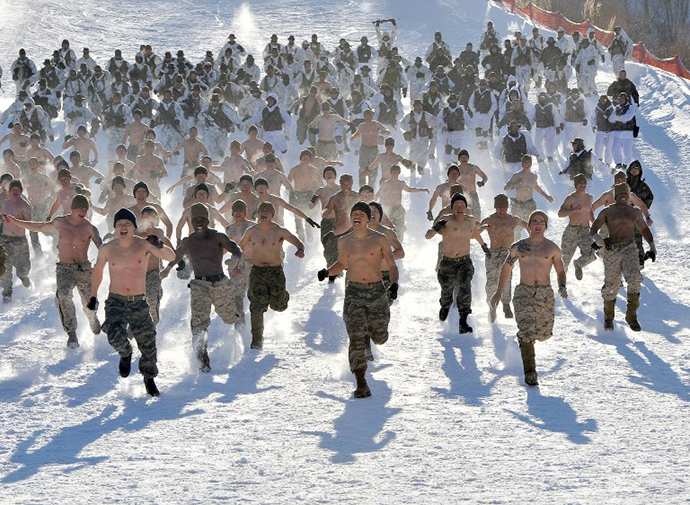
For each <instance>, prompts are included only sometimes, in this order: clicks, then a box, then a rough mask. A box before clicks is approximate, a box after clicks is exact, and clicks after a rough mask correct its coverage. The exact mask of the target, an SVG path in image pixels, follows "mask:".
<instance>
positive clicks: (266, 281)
mask: <svg viewBox="0 0 690 505" xmlns="http://www.w3.org/2000/svg"><path fill="white" fill-rule="evenodd" d="M247 296H248V297H249V312H250V313H251V319H252V338H254V339H257V340H259V341H261V340H263V335H264V312H266V311H267V310H268V309H269V307H270V308H271V309H273V310H275V311H276V312H283V311H284V310H286V309H287V307H288V301H289V300H290V294H289V293H288V292H287V290H286V289H285V273H284V272H283V267H282V266H277V267H259V266H256V265H254V266H252V270H251V272H250V274H249V291H248V292H247Z"/></svg>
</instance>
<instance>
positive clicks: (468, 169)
mask: <svg viewBox="0 0 690 505" xmlns="http://www.w3.org/2000/svg"><path fill="white" fill-rule="evenodd" d="M458 161H459V162H460V165H459V167H458V168H459V170H460V176H459V177H458V181H459V182H460V184H462V185H463V186H465V187H466V188H467V191H466V192H465V194H466V195H469V196H470V209H471V211H472V212H471V213H472V215H473V216H474V218H475V219H477V220H478V221H481V219H482V207H481V204H480V203H479V195H478V194H477V187H480V188H481V187H483V186H484V184H486V182H487V181H488V180H489V178H488V177H487V175H486V174H485V173H484V172H483V171H482V170H481V169H480V168H479V167H478V166H477V165H472V164H470V162H469V161H470V154H469V153H468V152H467V150H465V149H463V150H462V151H460V152H459V153H458ZM477 177H481V179H482V180H481V181H479V182H476V183H475V181H476V180H477Z"/></svg>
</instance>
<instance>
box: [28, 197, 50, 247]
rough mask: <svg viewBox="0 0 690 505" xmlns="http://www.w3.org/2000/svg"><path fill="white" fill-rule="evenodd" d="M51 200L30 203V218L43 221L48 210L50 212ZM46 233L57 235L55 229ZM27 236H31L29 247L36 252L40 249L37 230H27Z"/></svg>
mask: <svg viewBox="0 0 690 505" xmlns="http://www.w3.org/2000/svg"><path fill="white" fill-rule="evenodd" d="M51 205H52V204H51V202H50V201H44V202H37V203H33V202H32V203H31V219H32V220H33V221H38V222H39V223H43V222H45V220H46V218H47V217H48V212H50V207H51ZM46 235H48V236H50V237H54V238H55V237H57V233H56V232H55V231H51V232H49V233H46ZM29 237H31V247H33V249H34V252H36V253H38V252H40V251H41V250H42V248H41V242H40V241H39V239H38V232H35V231H30V232H29ZM54 243H57V240H55V242H54Z"/></svg>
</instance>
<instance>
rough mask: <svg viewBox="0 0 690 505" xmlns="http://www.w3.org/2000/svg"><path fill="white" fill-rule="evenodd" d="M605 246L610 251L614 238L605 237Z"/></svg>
mask: <svg viewBox="0 0 690 505" xmlns="http://www.w3.org/2000/svg"><path fill="white" fill-rule="evenodd" d="M604 247H606V250H607V251H610V250H611V249H612V247H613V240H611V239H610V238H609V237H606V238H605V239H604Z"/></svg>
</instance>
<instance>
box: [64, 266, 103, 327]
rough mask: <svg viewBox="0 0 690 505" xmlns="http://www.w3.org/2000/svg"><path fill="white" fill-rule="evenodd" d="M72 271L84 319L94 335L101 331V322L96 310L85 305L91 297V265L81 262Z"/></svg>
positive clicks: (70, 295)
mask: <svg viewBox="0 0 690 505" xmlns="http://www.w3.org/2000/svg"><path fill="white" fill-rule="evenodd" d="M73 273H74V279H75V281H76V287H77V292H78V293H79V297H80V298H81V305H82V307H83V308H84V314H86V319H88V320H89V326H90V327H91V332H92V333H93V334H94V335H98V334H99V333H100V332H101V322H100V321H99V320H98V312H97V311H95V310H89V309H88V308H87V307H86V305H87V304H88V303H89V299H90V298H91V265H89V264H88V263H84V264H81V265H79V266H77V270H76V272H73ZM69 298H70V301H71V299H72V290H71V289H70V294H69ZM72 310H74V305H72Z"/></svg>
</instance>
